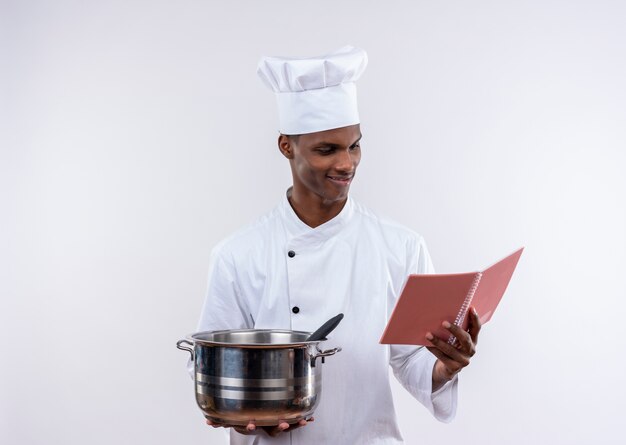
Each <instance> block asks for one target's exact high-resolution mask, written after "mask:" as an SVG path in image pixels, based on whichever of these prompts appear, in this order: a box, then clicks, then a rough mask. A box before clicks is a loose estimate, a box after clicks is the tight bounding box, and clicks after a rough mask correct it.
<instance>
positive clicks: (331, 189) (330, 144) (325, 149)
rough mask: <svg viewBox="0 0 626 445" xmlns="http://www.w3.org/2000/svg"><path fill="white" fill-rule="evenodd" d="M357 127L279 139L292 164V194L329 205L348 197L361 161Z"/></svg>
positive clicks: (352, 126) (359, 134) (359, 130)
mask: <svg viewBox="0 0 626 445" xmlns="http://www.w3.org/2000/svg"><path fill="white" fill-rule="evenodd" d="M360 139H361V128H360V125H359V124H357V125H351V126H349V127H342V128H336V129H334V130H326V131H320V132H317V133H309V134H302V135H300V136H298V137H295V138H294V137H287V136H284V135H281V137H280V138H279V147H280V150H281V152H282V153H283V155H285V156H286V157H287V158H288V159H289V161H290V163H291V171H292V175H293V185H294V192H297V193H304V194H305V195H308V196H309V197H311V198H314V196H313V195H316V196H317V197H320V198H322V202H324V203H326V204H330V203H332V202H335V201H342V200H344V199H346V198H347V197H348V190H349V189H350V183H351V182H352V179H353V178H354V174H355V173H356V168H357V166H358V165H359V161H360V160H361V146H360V142H359V140H360Z"/></svg>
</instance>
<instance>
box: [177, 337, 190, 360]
mask: <svg viewBox="0 0 626 445" xmlns="http://www.w3.org/2000/svg"><path fill="white" fill-rule="evenodd" d="M183 345H189V346H191V348H188V347H187V346H183ZM176 347H177V348H178V349H180V350H181V351H187V352H189V353H190V354H191V360H193V349H192V348H193V343H192V342H190V341H189V340H178V341H177V342H176Z"/></svg>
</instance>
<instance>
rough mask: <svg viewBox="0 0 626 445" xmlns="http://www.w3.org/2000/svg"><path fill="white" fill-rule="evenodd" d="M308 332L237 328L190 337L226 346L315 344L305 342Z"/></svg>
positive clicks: (198, 340) (201, 333)
mask: <svg viewBox="0 0 626 445" xmlns="http://www.w3.org/2000/svg"><path fill="white" fill-rule="evenodd" d="M309 335H311V333H310V332H302V331H287V330H278V329H238V330H226V331H207V332H198V333H196V334H193V335H192V336H191V338H192V339H193V340H194V341H195V342H198V343H209V344H219V345H228V346H287V345H304V344H308V343H310V344H315V343H319V342H318V341H313V342H307V341H306V339H307V338H308V337H309Z"/></svg>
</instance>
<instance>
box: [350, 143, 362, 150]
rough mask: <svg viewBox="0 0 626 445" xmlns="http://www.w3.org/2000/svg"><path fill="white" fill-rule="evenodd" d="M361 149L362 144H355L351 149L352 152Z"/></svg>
mask: <svg viewBox="0 0 626 445" xmlns="http://www.w3.org/2000/svg"><path fill="white" fill-rule="evenodd" d="M359 148H361V144H355V145H353V146H352V147H350V149H351V150H358V149H359Z"/></svg>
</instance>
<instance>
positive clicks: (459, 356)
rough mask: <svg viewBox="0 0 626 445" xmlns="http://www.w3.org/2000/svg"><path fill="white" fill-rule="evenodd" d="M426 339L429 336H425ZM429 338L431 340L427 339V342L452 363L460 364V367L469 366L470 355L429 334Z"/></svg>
mask: <svg viewBox="0 0 626 445" xmlns="http://www.w3.org/2000/svg"><path fill="white" fill-rule="evenodd" d="M428 337H429V336H428V335H427V336H426V338H428ZM430 337H432V338H428V340H429V341H430V342H431V343H432V344H433V345H434V346H435V347H436V348H437V350H439V351H440V352H442V353H443V354H445V356H447V358H448V359H453V360H454V361H456V362H458V363H460V364H461V366H467V365H469V359H470V355H469V353H468V352H466V351H465V350H463V349H457V348H456V347H455V346H453V345H451V344H449V343H448V342H447V341H445V340H442V339H440V338H438V337H435V336H433V335H432V334H430ZM435 355H436V354H435ZM437 358H440V357H437Z"/></svg>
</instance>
